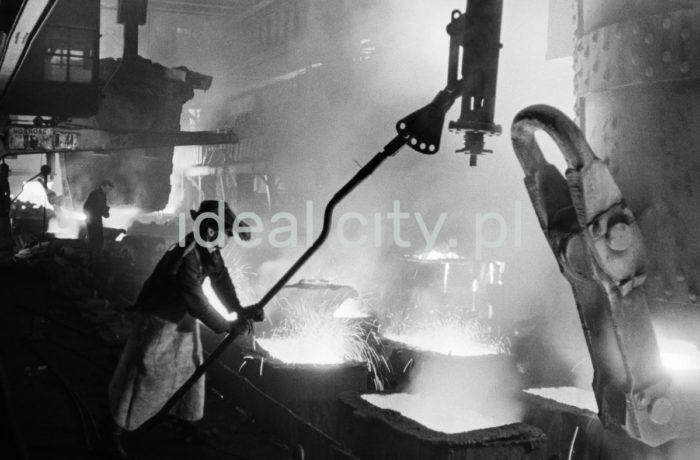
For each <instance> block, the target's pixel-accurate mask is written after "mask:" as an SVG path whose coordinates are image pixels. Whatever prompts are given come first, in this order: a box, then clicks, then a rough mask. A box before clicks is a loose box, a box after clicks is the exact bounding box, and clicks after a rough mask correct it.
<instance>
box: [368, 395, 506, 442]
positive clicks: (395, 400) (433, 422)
mask: <svg viewBox="0 0 700 460" xmlns="http://www.w3.org/2000/svg"><path fill="white" fill-rule="evenodd" d="M362 399H364V400H365V401H367V402H369V403H370V404H372V405H374V406H377V407H379V408H381V409H389V410H393V411H396V412H398V413H400V414H401V415H403V416H404V417H407V418H410V419H412V420H415V421H416V422H418V423H420V424H421V425H423V426H425V427H427V428H430V429H431V430H434V431H439V432H442V433H446V434H455V433H464V432H467V431H474V430H480V429H484V428H493V427H497V426H501V425H505V424H508V423H515V422H517V420H509V421H502V420H499V421H497V420H495V419H494V418H491V417H488V416H485V415H482V414H480V413H478V412H475V411H473V410H469V409H466V408H461V407H457V406H456V405H454V404H449V403H448V402H446V401H441V400H439V399H435V398H429V397H424V396H421V395H417V394H410V393H396V394H388V395H380V394H366V395H362Z"/></svg>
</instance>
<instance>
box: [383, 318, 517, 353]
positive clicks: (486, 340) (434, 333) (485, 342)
mask: <svg viewBox="0 0 700 460" xmlns="http://www.w3.org/2000/svg"><path fill="white" fill-rule="evenodd" d="M383 335H384V337H385V338H387V339H389V340H393V341H394V342H400V343H404V344H406V345H408V346H410V347H412V348H416V349H418V350H423V351H432V352H435V353H440V354H443V355H453V356H482V355H496V354H503V353H507V351H508V350H507V346H506V344H505V343H504V342H503V341H502V340H499V339H496V338H494V337H492V336H490V334H488V332H487V331H486V330H485V328H484V326H483V325H480V324H479V323H478V322H476V321H465V320H461V319H459V318H454V317H450V316H445V317H441V318H437V319H434V320H433V321H430V322H418V323H417V324H414V325H412V326H410V327H407V328H405V329H404V330H403V331H401V332H400V333H397V332H394V331H391V330H389V331H387V332H385V333H384V334H383Z"/></svg>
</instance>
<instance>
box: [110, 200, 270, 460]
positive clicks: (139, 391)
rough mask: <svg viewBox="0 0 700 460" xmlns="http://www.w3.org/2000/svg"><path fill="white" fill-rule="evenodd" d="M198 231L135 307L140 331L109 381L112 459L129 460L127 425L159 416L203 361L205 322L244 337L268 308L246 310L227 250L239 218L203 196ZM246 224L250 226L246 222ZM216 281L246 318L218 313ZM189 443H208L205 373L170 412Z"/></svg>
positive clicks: (164, 261)
mask: <svg viewBox="0 0 700 460" xmlns="http://www.w3.org/2000/svg"><path fill="white" fill-rule="evenodd" d="M190 213H191V216H192V218H193V219H194V223H195V225H194V230H193V231H192V232H191V233H189V234H188V235H186V236H185V238H184V240H183V241H180V242H179V243H176V244H174V245H173V246H172V247H171V248H170V249H168V250H167V251H166V253H165V255H164V256H163V257H162V258H161V259H160V261H159V262H158V264H157V265H156V268H155V269H154V271H153V273H152V274H151V276H150V277H149V278H148V279H147V280H146V282H145V283H144V285H143V288H142V289H141V292H140V294H139V296H138V299H137V301H136V305H135V307H134V309H135V310H136V311H137V318H136V322H135V324H134V328H133V330H132V332H131V335H130V336H129V339H128V342H127V344H126V347H125V348H124V351H123V352H122V355H121V359H120V361H119V364H118V366H117V369H116V371H115V372H114V375H113V376H112V380H111V382H110V385H109V411H110V414H109V418H108V420H106V421H105V424H104V425H103V439H104V441H105V447H106V448H107V449H108V451H109V453H110V455H111V456H112V457H121V458H124V457H125V455H126V454H125V452H124V449H123V447H122V445H121V440H120V438H121V433H122V430H128V431H131V430H135V429H136V428H138V427H139V426H141V425H142V424H143V423H144V422H146V421H147V420H148V419H150V418H151V417H153V416H154V415H155V414H157V413H158V412H159V411H160V409H161V408H162V407H163V406H164V405H165V403H166V402H167V401H168V399H169V398H170V397H171V396H172V395H173V394H174V393H175V391H176V390H177V389H178V388H180V386H182V384H183V383H184V382H185V381H186V380H187V379H188V378H189V377H190V376H191V375H192V374H193V373H194V371H195V369H196V368H197V366H199V365H200V364H201V363H202V342H201V340H200V331H199V321H201V322H202V323H204V325H206V326H207V327H209V328H210V329H212V330H213V331H214V332H217V333H222V332H227V331H228V332H233V333H237V334H242V333H245V332H249V331H250V330H251V329H252V321H253V320H257V321H261V320H262V309H259V308H257V307H255V306H253V307H249V308H243V307H242V306H241V303H240V302H239V300H238V296H237V295H236V289H235V287H234V285H233V282H232V281H231V277H230V276H229V273H228V270H227V268H226V266H225V264H224V260H223V258H222V256H221V252H220V249H221V248H223V247H224V246H226V244H228V242H229V240H230V238H231V237H232V236H233V228H234V222H236V216H235V215H234V214H233V212H232V211H231V209H230V208H229V207H228V205H227V204H226V203H224V202H220V201H213V200H207V201H203V202H202V203H201V205H200V207H199V210H197V211H196V212H195V211H190ZM236 224H237V231H238V235H239V236H240V237H241V238H242V239H243V240H248V239H249V238H250V233H249V232H248V231H246V230H245V228H244V227H245V224H241V223H238V222H236ZM241 225H243V226H241ZM207 277H209V280H210V282H211V286H212V288H213V290H214V292H215V293H216V295H217V296H218V297H219V300H220V301H221V303H222V304H223V305H224V306H226V308H227V309H228V311H229V312H236V313H237V315H238V317H239V318H246V320H243V321H238V322H234V321H229V320H228V319H226V318H224V316H223V315H222V314H220V313H219V312H217V311H216V310H215V309H214V307H212V305H211V304H210V303H209V301H208V300H207V297H206V295H205V294H204V291H203V290H202V282H203V281H204V279H205V278H207ZM170 415H172V416H174V417H175V418H176V420H177V422H176V423H177V431H178V433H177V435H178V437H179V438H181V439H183V440H188V441H191V442H195V443H196V442H204V441H206V440H207V438H208V437H209V436H208V433H207V432H206V431H204V430H202V429H201V428H200V427H199V425H198V424H196V423H195V422H197V421H199V420H201V419H202V417H203V416H204V378H201V379H199V380H198V381H197V383H196V384H195V385H194V386H193V387H192V388H191V389H190V390H189V392H187V393H186V394H185V395H184V397H183V398H182V399H181V400H180V401H179V403H178V404H177V405H176V406H175V407H174V408H173V410H172V411H171V412H170Z"/></svg>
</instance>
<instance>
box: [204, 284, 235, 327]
mask: <svg viewBox="0 0 700 460" xmlns="http://www.w3.org/2000/svg"><path fill="white" fill-rule="evenodd" d="M202 290H203V291H204V295H205V296H207V300H208V301H209V303H210V304H211V306H212V307H214V309H215V310H216V311H217V312H218V313H219V314H220V315H221V316H223V317H224V319H225V320H226V321H235V320H236V319H238V315H237V314H236V312H235V311H234V312H231V313H229V312H228V310H226V307H224V304H223V303H221V300H219V297H218V296H217V295H216V293H215V292H214V289H213V288H212V287H211V281H210V280H209V277H206V278H204V282H203V283H202Z"/></svg>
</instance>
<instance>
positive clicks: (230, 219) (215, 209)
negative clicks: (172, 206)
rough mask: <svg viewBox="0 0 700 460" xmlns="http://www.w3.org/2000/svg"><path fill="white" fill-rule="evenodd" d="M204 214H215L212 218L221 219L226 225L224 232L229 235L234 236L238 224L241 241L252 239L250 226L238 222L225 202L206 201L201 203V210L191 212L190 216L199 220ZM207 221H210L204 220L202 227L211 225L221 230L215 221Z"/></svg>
mask: <svg viewBox="0 0 700 460" xmlns="http://www.w3.org/2000/svg"><path fill="white" fill-rule="evenodd" d="M204 213H209V214H213V216H212V218H213V217H216V218H218V219H221V220H222V221H223V224H224V231H225V232H226V234H227V235H229V236H231V235H233V227H234V224H238V228H237V231H238V234H239V236H240V237H241V239H243V240H248V239H249V238H250V233H249V232H248V231H247V230H246V228H247V227H248V225H247V224H246V223H245V222H243V221H239V222H236V215H235V214H234V213H233V211H232V210H231V208H230V207H229V205H228V203H226V202H225V201H219V200H204V201H202V202H201V203H200V205H199V209H197V210H196V211H195V210H190V216H191V217H192V220H195V219H197V218H198V217H199V216H201V215H202V214H204ZM207 221H209V219H206V218H205V219H203V220H202V225H205V226H206V225H211V226H212V228H214V229H215V230H217V229H218V228H219V227H218V225H216V223H215V222H213V219H212V221H211V222H207Z"/></svg>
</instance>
